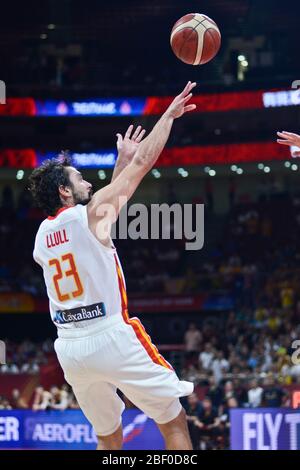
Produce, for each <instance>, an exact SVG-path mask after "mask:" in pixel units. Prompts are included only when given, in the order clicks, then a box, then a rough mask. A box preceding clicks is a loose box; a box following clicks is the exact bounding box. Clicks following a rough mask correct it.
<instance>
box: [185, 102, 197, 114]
mask: <svg viewBox="0 0 300 470" xmlns="http://www.w3.org/2000/svg"><path fill="white" fill-rule="evenodd" d="M196 108H197V106H196V105H195V104H189V105H188V106H185V107H184V109H183V110H184V112H185V113H188V112H189V111H194V109H196Z"/></svg>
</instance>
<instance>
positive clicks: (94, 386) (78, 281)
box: [29, 82, 196, 450]
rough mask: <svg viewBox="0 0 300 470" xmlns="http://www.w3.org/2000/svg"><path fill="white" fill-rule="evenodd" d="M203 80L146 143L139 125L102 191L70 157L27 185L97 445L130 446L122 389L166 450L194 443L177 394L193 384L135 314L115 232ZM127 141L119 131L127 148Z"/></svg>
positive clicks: (65, 345) (53, 298) (76, 386)
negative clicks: (38, 211)
mask: <svg viewBox="0 0 300 470" xmlns="http://www.w3.org/2000/svg"><path fill="white" fill-rule="evenodd" d="M195 86H196V83H191V82H188V83H187V85H186V87H185V88H184V90H183V91H182V93H180V94H179V95H178V96H177V97H176V98H175V99H174V100H173V102H172V103H171V105H170V106H169V108H168V109H167V110H166V112H165V113H164V114H163V115H162V117H161V118H160V119H159V121H158V122H157V124H156V125H155V126H154V128H153V130H152V132H151V133H150V134H149V135H148V137H146V138H145V139H144V140H142V141H141V142H140V143H139V140H141V134H142V132H143V131H142V132H140V128H138V129H137V131H136V132H135V134H134V135H133V139H131V140H132V141H133V142H132V144H133V145H136V147H137V150H136V153H135V154H134V156H133V158H132V160H131V162H130V163H129V164H127V166H126V162H122V159H121V160H120V161H119V163H117V166H116V169H115V171H116V172H117V174H114V178H113V181H112V182H111V183H110V184H109V185H107V186H106V187H104V188H102V189H100V190H99V191H97V192H96V193H95V194H94V195H92V185H91V184H90V183H88V182H87V181H85V180H84V179H83V177H82V175H81V173H80V172H79V171H78V170H77V169H76V168H74V167H73V166H72V165H71V162H70V160H69V159H68V158H67V157H66V156H63V158H62V159H61V160H59V159H53V160H48V161H46V162H45V163H44V164H43V165H41V166H40V167H39V168H37V169H35V170H34V171H33V173H32V174H31V176H30V181H29V184H30V186H29V189H30V190H31V192H32V194H33V197H34V199H35V201H36V203H37V204H38V205H39V206H40V207H41V208H42V209H44V211H45V212H46V213H47V215H48V218H47V219H46V220H44V221H43V222H42V224H41V225H40V228H39V230H38V233H37V235H36V240H35V247H34V252H33V257H34V259H35V261H36V262H37V263H38V264H39V265H40V266H41V267H42V269H43V274H44V279H45V283H46V288H47V294H48V297H49V303H50V313H51V317H52V320H53V322H54V324H55V325H56V326H57V331H58V338H57V340H56V341H55V351H56V353H57V356H58V360H59V362H60V364H61V367H62V369H63V371H64V374H65V378H66V381H67V382H68V383H69V384H70V385H71V386H72V388H73V391H74V394H75V396H76V399H77V400H78V403H79V405H80V407H81V409H82V411H83V412H84V414H85V416H86V417H87V419H88V420H89V421H90V422H91V423H92V425H93V427H94V430H95V432H96V435H97V437H98V447H97V448H98V449H105V450H107V449H110V450H113V449H121V448H122V441H123V439H122V426H121V415H122V412H123V410H124V403H123V401H122V400H121V399H120V397H119V396H118V394H117V389H120V390H121V391H122V392H123V393H124V395H126V396H127V397H128V399H129V400H130V401H131V402H132V403H134V404H135V405H136V406H137V407H138V408H140V409H141V410H142V411H143V412H144V413H145V414H146V415H148V416H149V417H150V418H152V419H154V420H155V421H156V423H157V425H158V427H159V429H160V431H161V433H162V435H163V437H164V439H165V444H166V448H167V449H182V450H185V449H191V448H192V447H191V442H190V437H189V434H188V429H187V424H186V417H185V413H184V411H183V408H182V406H181V404H180V401H179V397H182V396H187V395H190V394H191V393H192V392H193V384H192V383H190V382H185V381H180V380H179V378H178V377H177V375H176V373H175V372H174V370H173V369H172V367H171V365H170V364H169V363H168V362H167V361H166V360H165V359H164V358H163V357H162V356H161V355H160V354H159V352H158V350H157V349H156V347H155V346H154V345H153V344H152V343H151V340H150V337H149V336H148V335H147V333H146V332H145V330H144V328H143V326H142V324H141V323H140V321H139V320H138V319H137V318H129V316H128V310H127V298H126V290H125V281H124V277H123V272H122V268H121V265H120V261H119V259H118V256H117V253H116V249H115V247H114V246H113V245H112V241H111V238H110V229H111V225H112V224H113V223H114V222H115V221H116V219H117V217H118V214H119V212H120V210H121V208H122V206H123V205H124V204H125V202H126V201H128V200H129V199H130V197H131V196H132V194H133V193H134V192H135V190H136V188H137V187H138V185H139V184H140V182H141V181H142V179H143V178H144V176H145V175H146V174H147V173H148V172H149V170H150V169H151V168H152V167H153V165H154V164H155V162H156V160H157V159H158V157H159V155H160V153H161V151H162V150H163V148H164V146H165V144H166V142H167V139H168V137H169V134H170V131H171V128H172V126H173V123H174V120H175V119H176V118H179V117H181V116H182V115H183V114H185V113H186V112H188V111H192V110H193V109H195V107H196V106H195V105H194V104H188V102H189V100H190V99H191V97H192V93H191V91H192V89H193V88H194V87H195ZM129 134H130V130H129V133H127V140H128V139H129V140H130V135H129ZM136 139H137V142H136ZM123 144H124V142H123V140H122V137H121V136H120V135H118V146H119V148H120V150H121V147H122V145H123Z"/></svg>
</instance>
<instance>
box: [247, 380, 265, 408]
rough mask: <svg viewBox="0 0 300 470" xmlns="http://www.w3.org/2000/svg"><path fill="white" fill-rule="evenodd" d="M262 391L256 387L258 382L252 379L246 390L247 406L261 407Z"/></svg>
mask: <svg viewBox="0 0 300 470" xmlns="http://www.w3.org/2000/svg"><path fill="white" fill-rule="evenodd" d="M263 391H264V389H263V388H262V387H260V386H259V385H258V381H257V380H256V379H253V380H252V381H251V383H250V388H249V390H248V406H250V408H258V407H259V406H261V402H262V396H263Z"/></svg>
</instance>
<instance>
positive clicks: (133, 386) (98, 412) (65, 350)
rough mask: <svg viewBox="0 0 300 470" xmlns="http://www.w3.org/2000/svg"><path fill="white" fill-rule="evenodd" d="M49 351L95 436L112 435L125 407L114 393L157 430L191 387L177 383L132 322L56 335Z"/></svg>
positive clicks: (113, 320)
mask: <svg viewBox="0 0 300 470" xmlns="http://www.w3.org/2000/svg"><path fill="white" fill-rule="evenodd" d="M54 347H55V351H56V354H57V357H58V360H59V362H60V365H61V367H62V369H63V371H64V375H65V379H66V381H67V382H68V383H69V384H70V385H71V386H72V388H73V391H74V394H75V396H76V399H77V401H78V403H79V406H80V407H81V409H82V411H83V413H84V414H85V416H86V417H87V419H88V420H89V421H90V422H91V424H92V426H93V427H94V430H95V433H96V434H97V435H98V436H107V435H109V434H112V433H113V432H115V431H116V430H117V429H118V427H119V426H120V424H121V415H122V412H123V411H124V408H125V405H124V403H123V401H122V400H121V398H120V397H119V396H118V394H117V388H118V389H119V390H121V391H122V392H123V393H124V395H125V396H126V397H127V398H128V399H129V400H130V401H131V402H132V403H134V404H135V405H136V406H137V407H138V408H139V409H141V410H142V411H143V412H144V413H145V414H146V415H147V416H149V417H150V418H152V419H154V420H155V421H156V422H157V423H158V424H165V423H168V422H169V421H172V420H173V419H175V418H176V417H177V416H178V415H179V413H180V411H181V409H182V406H181V403H180V401H179V397H183V396H187V395H190V394H191V393H192V392H193V389H194V384H193V383H191V382H185V381H180V380H179V378H178V377H177V375H176V373H175V372H174V370H173V369H172V367H171V365H170V364H169V363H168V362H166V361H165V359H164V358H163V357H162V356H161V355H160V354H159V352H158V351H157V349H156V347H155V346H154V345H153V344H152V343H151V339H150V337H149V336H148V335H147V333H146V332H145V330H144V328H143V326H142V324H141V323H140V321H139V320H138V319H137V318H132V319H129V320H128V321H126V322H125V321H124V318H123V317H122V315H121V314H120V315H114V316H112V317H107V318H102V319H101V320H99V324H98V325H97V327H95V326H93V327H92V328H91V327H88V328H84V329H82V330H81V329H80V330H79V329H76V330H73V329H72V330H64V329H58V338H57V340H56V341H55V345H54Z"/></svg>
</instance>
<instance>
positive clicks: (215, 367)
mask: <svg viewBox="0 0 300 470" xmlns="http://www.w3.org/2000/svg"><path fill="white" fill-rule="evenodd" d="M211 370H212V372H213V374H214V376H215V380H216V383H217V384H219V383H220V382H221V380H222V379H223V376H224V374H226V372H227V371H228V370H229V362H228V361H227V359H225V356H224V353H223V351H217V352H216V355H215V358H214V360H213V361H212V364H211Z"/></svg>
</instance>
